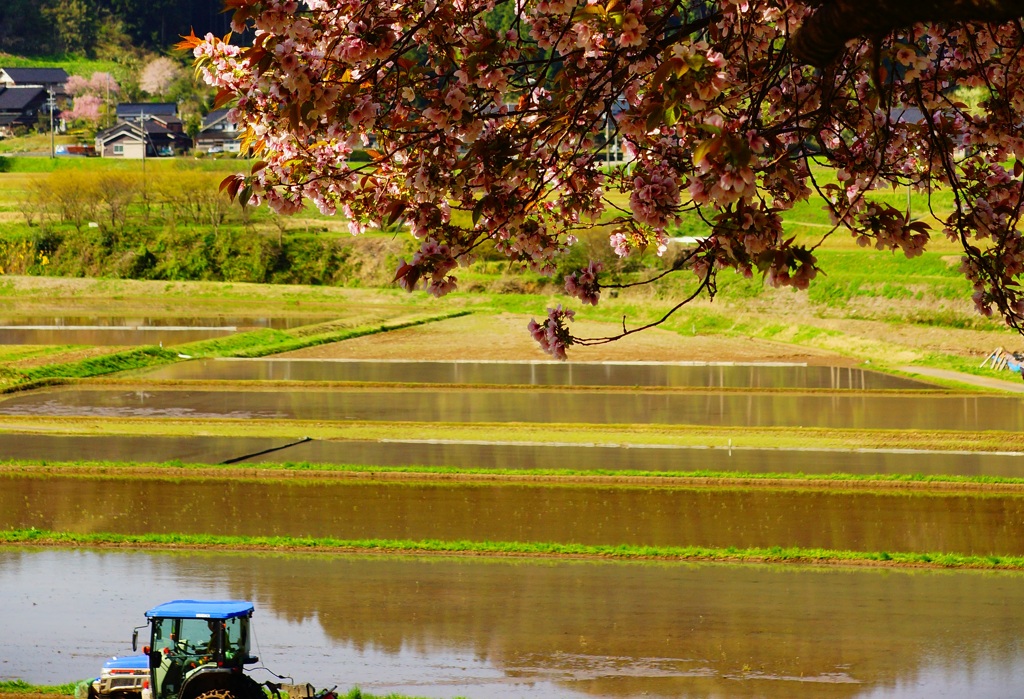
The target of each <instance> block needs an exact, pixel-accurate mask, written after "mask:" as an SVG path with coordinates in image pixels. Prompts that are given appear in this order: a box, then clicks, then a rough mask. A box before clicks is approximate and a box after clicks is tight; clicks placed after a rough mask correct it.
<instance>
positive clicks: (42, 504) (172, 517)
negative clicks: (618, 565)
mask: <svg viewBox="0 0 1024 699" xmlns="http://www.w3.org/2000/svg"><path fill="white" fill-rule="evenodd" d="M29 527H36V528H39V529H53V530H60V531H69V532H95V531H99V532H115V533H125V534H133V533H183V534H230V535H240V536H260V535H266V536H270V535H281V536H308V537H318V538H320V537H333V538H338V539H417V540H418V539H441V540H446V541H460V540H470V541H521V542H558V543H580V544H594V545H602V544H603V545H617V544H634V545H651V546H689V545H696V546H710V547H718V548H727V547H729V546H736V547H743V548H745V547H767V546H784V547H785V546H801V547H810V548H818V547H820V548H829V549H844V550H855V551H922V552H950V553H963V554H977V555H1024V496H1019V495H954V494H930V495H912V494H906V493H899V492H897V493H893V492H884V493H865V492H843V493H833V492H819V491H802V490H789V491H785V490H763V489H758V490H741V489H712V488H664V487H661V488H653V487H630V488H623V487H620V488H610V487H600V486H588V485H574V486H564V485H562V486H550V485H548V486H543V485H513V484H505V485H494V484H456V483H445V484H422V483H403V482H399V483H395V482H388V483H375V482H362V481H355V482H351V481H344V482H332V483H309V482H273V483H256V482H239V481H237V480H233V481H215V480H209V481H199V482H196V481H192V482H171V481H160V480H145V481H142V480H131V479H106V478H104V479H77V478H66V477H59V476H53V475H47V476H38V477H25V476H18V475H10V474H8V475H2V476H0V529H6V528H29Z"/></svg>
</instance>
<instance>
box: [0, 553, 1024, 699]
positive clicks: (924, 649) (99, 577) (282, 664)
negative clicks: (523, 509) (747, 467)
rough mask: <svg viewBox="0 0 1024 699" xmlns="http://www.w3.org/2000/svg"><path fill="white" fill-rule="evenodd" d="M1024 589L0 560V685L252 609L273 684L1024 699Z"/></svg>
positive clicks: (206, 559)
mask: <svg viewBox="0 0 1024 699" xmlns="http://www.w3.org/2000/svg"><path fill="white" fill-rule="evenodd" d="M1022 583H1024V577H1022V575H1020V574H1016V573H980V572H976V571H958V572H948V571H911V570H866V569H861V570H851V569H840V570H837V569H816V568H808V567H799V568H785V567H775V566H730V565H687V564H643V565H637V564H618V563H607V562H605V563H596V562H573V561H546V562H533V561H519V560H487V561H480V560H466V559H417V558H410V557H401V558H384V557H348V556H311V555H272V554H266V555H253V554H220V553H202V552H191V553H155V554H154V553H143V552H124V551H110V552H88V551H65V550H44V551H35V550H26V549H22V550H16V551H12V550H6V551H5V550H0V589H2V590H3V591H4V601H5V610H4V623H3V624H0V677H23V678H25V679H26V680H28V681H30V682H36V683H57V682H64V681H66V680H67V679H68V678H69V677H75V678H79V677H92V676H95V675H96V674H97V672H98V668H99V665H100V663H101V662H102V660H103V659H104V658H105V657H106V656H109V655H114V654H117V655H124V654H129V653H130V652H131V646H130V638H131V629H132V628H133V627H134V626H137V625H139V624H142V623H143V622H144V619H143V616H142V613H143V611H144V610H146V609H148V608H150V607H151V606H153V605H154V604H157V603H159V602H163V601H166V600H168V599H173V598H242V599H251V600H253V601H254V602H255V604H256V614H255V617H254V629H255V646H256V654H257V655H259V656H260V659H261V661H262V662H261V665H262V666H264V667H266V668H269V669H270V670H273V671H275V672H277V673H281V674H285V675H290V676H292V677H293V678H294V679H295V681H298V682H305V681H309V682H312V683H314V684H316V685H317V686H327V687H330V686H333V685H335V684H338V685H340V687H341V688H346V689H347V688H349V687H352V686H355V685H358V686H360V687H361V688H362V689H363V690H364V691H367V692H372V693H374V694H385V693H388V692H402V693H407V694H412V695H416V696H433V697H455V696H464V697H470V698H472V699H512V698H514V697H525V698H527V699H530V698H534V697H536V698H540V697H543V698H545V699H547V698H552V697H553V698H555V699H582V698H584V697H589V698H602V697H609V698H612V697H636V696H641V695H643V696H651V697H684V696H685V697H705V698H708V699H724V698H731V697H749V698H753V697H765V696H778V697H789V698H793V699H805V698H806V699H811V698H814V699H818V698H821V697H826V698H828V697H836V698H839V697H842V698H847V697H849V698H855V697H863V698H866V697H876V698H877V697H886V698H889V699H904V698H910V697H937V696H956V697H967V696H969V697H982V698H992V699H994V698H996V697H1008V696H1019V695H1020V694H1021V693H1022V692H1024V643H1022V629H1024V584H1022ZM40 658H46V659H47V660H46V662H40V660H39V659H40ZM253 675H254V677H256V678H257V679H258V680H260V681H263V680H266V679H273V677H272V676H271V675H270V674H269V672H267V671H266V670H256V671H254V672H253Z"/></svg>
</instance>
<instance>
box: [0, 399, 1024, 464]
mask: <svg viewBox="0 0 1024 699" xmlns="http://www.w3.org/2000/svg"><path fill="white" fill-rule="evenodd" d="M264 385H266V384H265V383H264ZM0 431H3V432H5V433H9V434H14V433H23V434H38V433H46V434H58V433H59V434H67V435H90V436H115V437H116V436H134V435H149V436H154V437H156V436H161V437H193V436H195V435H196V434H199V433H200V432H201V433H202V434H204V435H208V436H211V437H272V438H279V439H282V440H295V439H301V438H303V437H311V438H313V439H324V440H338V441H359V440H365V441H395V442H416V441H427V440H431V441H436V440H438V435H439V434H443V435H444V438H443V439H444V441H446V442H452V443H459V442H477V443H492V444H503V443H507V444H537V445H556V444H563V445H578V446H580V447H588V446H594V447H618V446H629V447H642V446H656V447H662V446H672V447H693V448H708V449H734V450H737V451H742V450H744V449H790V450H806V451H822V452H825V453H823V458H827V452H828V451H830V450H842V451H851V450H864V451H903V450H919V451H948V452H950V451H951V452H963V453H986V452H989V453H1000V452H1002V453H1016V452H1024V434H1022V433H1016V432H1014V433H1005V432H995V431H989V432H969V431H954V430H949V431H944V430H912V431H903V430H857V429H820V428H807V427H757V428H743V427H707V426H704V425H695V426H690V425H633V424H630V425H605V424H593V423H591V424H575V423H565V424H550V423H542V424H510V423H497V424H487V423H481V424H471V425H467V424H456V423H422V422H387V423H382V422H363V421H350V422H349V421H345V422H332V421H319V420H259V419H255V418H251V419H246V420H236V419H231V418H218V419H216V420H212V419H211V420H196V419H192V420H179V419H174V418H121V417H118V418H103V417H88V418H75V419H69V418H66V417H54V416H34V415H18V416H7V415H4V416H0Z"/></svg>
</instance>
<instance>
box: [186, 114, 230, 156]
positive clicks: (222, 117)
mask: <svg viewBox="0 0 1024 699" xmlns="http://www.w3.org/2000/svg"><path fill="white" fill-rule="evenodd" d="M238 135H239V134H238V125H237V124H234V123H232V122H231V121H229V120H228V110H227V109H215V110H213V111H212V112H210V113H209V114H207V115H206V116H205V117H203V129H202V131H200V132H199V135H198V136H197V137H196V148H197V149H199V150H201V151H203V152H205V153H238V152H239V151H240V150H241V143H240V142H239V141H238Z"/></svg>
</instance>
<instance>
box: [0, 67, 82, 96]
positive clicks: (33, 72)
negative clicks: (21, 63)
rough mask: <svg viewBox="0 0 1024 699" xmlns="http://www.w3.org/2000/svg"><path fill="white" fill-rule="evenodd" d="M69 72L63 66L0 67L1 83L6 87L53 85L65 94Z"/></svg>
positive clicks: (59, 93)
mask: <svg viewBox="0 0 1024 699" xmlns="http://www.w3.org/2000/svg"><path fill="white" fill-rule="evenodd" d="M67 81H68V74H67V72H66V71H65V70H64V69H63V68H0V85H3V86H4V87H45V88H49V87H53V88H54V92H55V93H56V94H58V95H61V96H64V85H65V84H66V83H67Z"/></svg>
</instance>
